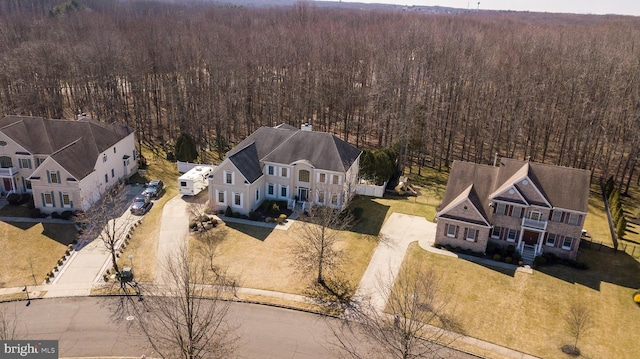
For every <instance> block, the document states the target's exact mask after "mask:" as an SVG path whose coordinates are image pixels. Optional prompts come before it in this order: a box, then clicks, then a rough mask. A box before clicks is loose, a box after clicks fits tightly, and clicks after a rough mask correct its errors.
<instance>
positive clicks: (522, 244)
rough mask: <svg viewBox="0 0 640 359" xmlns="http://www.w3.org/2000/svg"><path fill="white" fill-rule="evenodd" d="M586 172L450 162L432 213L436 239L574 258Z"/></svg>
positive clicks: (527, 256) (529, 256) (510, 162)
mask: <svg viewBox="0 0 640 359" xmlns="http://www.w3.org/2000/svg"><path fill="white" fill-rule="evenodd" d="M590 177H591V172H590V171H587V170H581V169H575V168H568V167H559V166H553V165H547V164H543V163H536V162H530V161H519V160H515V159H509V158H502V159H500V161H497V163H496V165H495V166H488V165H481V164H475V163H470V162H462V161H454V163H453V166H452V168H451V173H450V175H449V180H448V182H447V189H446V191H445V194H444V197H443V200H442V204H441V205H440V207H439V211H438V213H436V221H437V232H436V242H437V243H440V244H442V245H445V244H449V245H451V246H454V247H461V248H463V249H471V250H473V251H476V252H485V250H486V248H487V245H489V244H493V245H497V246H502V247H505V246H510V245H511V246H514V248H515V249H516V250H517V251H518V252H520V254H521V255H522V258H523V260H524V261H525V262H531V261H532V260H533V259H534V258H535V257H536V256H538V255H541V254H542V253H544V252H550V253H553V254H555V255H557V256H560V257H563V258H569V259H575V257H576V254H577V253H578V246H579V245H580V237H581V235H582V227H583V224H584V220H585V218H586V216H587V206H588V199H589V186H590Z"/></svg>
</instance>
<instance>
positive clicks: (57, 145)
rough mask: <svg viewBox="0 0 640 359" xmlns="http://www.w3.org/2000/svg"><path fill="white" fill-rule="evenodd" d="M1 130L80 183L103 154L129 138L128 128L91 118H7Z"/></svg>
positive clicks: (0, 121) (0, 124)
mask: <svg viewBox="0 0 640 359" xmlns="http://www.w3.org/2000/svg"><path fill="white" fill-rule="evenodd" d="M0 131H2V132H3V133H4V134H5V135H7V136H8V137H10V138H11V139H12V140H14V141H16V143H18V144H19V145H20V146H22V147H24V148H25V149H26V150H27V151H29V152H30V153H31V154H33V155H48V156H51V157H52V158H53V159H54V160H56V162H58V163H59V164H60V165H61V166H62V167H64V168H65V170H67V171H68V172H69V173H70V174H71V175H72V176H73V177H74V178H76V179H78V180H81V179H83V178H84V177H86V176H87V175H88V174H89V173H91V172H92V171H93V168H94V165H95V162H96V159H97V158H98V156H99V155H100V153H102V152H104V151H105V150H107V149H108V148H109V147H111V146H113V145H114V144H116V143H118V142H119V141H120V140H122V139H123V138H125V137H126V136H128V135H129V133H130V131H129V130H128V129H127V128H126V127H116V126H113V125H106V124H102V123H99V122H96V121H93V120H90V119H88V118H83V119H81V120H77V121H76V120H50V119H44V118H41V117H27V116H7V117H5V118H3V119H2V120H0Z"/></svg>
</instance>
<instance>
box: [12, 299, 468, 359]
mask: <svg viewBox="0 0 640 359" xmlns="http://www.w3.org/2000/svg"><path fill="white" fill-rule="evenodd" d="M118 300H119V299H118V298H96V297H74V298H55V299H43V300H34V301H32V302H31V305H29V306H28V307H27V306H25V302H11V303H0V310H5V313H8V314H9V315H10V316H13V314H14V313H15V316H16V318H17V338H16V339H34V340H35V339H39V340H58V341H59V353H60V357H61V358H63V357H93V356H130V357H140V356H141V355H143V354H144V355H145V356H146V357H154V356H155V355H154V354H155V353H154V352H153V350H152V349H151V347H150V346H149V344H148V343H147V341H146V339H145V338H143V337H142V336H140V334H139V333H138V332H137V331H136V330H135V326H133V325H131V324H132V323H133V321H135V320H136V319H135V318H129V319H132V320H130V321H127V320H126V319H125V318H122V317H120V318H117V319H116V318H115V316H114V315H113V307H114V304H115V303H116V301H118ZM229 319H230V320H231V321H233V322H235V323H237V324H238V325H239V326H240V329H239V333H238V334H239V335H240V337H241V338H242V339H241V343H240V347H239V349H238V351H237V352H236V355H237V357H238V358H265V359H266V358H292V359H294V358H295V359H303V358H317V359H323V358H335V357H336V355H335V353H332V352H331V349H330V346H329V345H328V344H327V339H329V338H331V337H332V334H331V331H330V329H329V326H328V325H327V322H326V320H327V319H325V318H324V317H322V316H318V315H314V314H309V313H304V312H299V311H294V310H288V309H282V308H274V307H269V306H262V305H254V304H246V303H233V304H232V306H231V311H230V314H229ZM452 358H472V357H471V356H467V355H465V354H462V353H456V354H454V355H453V356H452Z"/></svg>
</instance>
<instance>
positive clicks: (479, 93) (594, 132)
mask: <svg viewBox="0 0 640 359" xmlns="http://www.w3.org/2000/svg"><path fill="white" fill-rule="evenodd" d="M61 2H62V1H61V0H59V1H53V0H50V1H47V0H26V1H18V0H10V1H4V2H2V4H0V18H1V20H0V21H1V25H0V61H1V63H0V68H1V69H2V71H0V114H24V115H37V116H44V117H50V118H72V117H73V116H74V115H75V113H76V112H77V111H83V112H86V113H89V114H91V115H92V116H93V117H94V118H96V119H98V120H100V121H107V122H110V121H124V122H126V123H128V124H129V125H130V126H132V127H133V128H135V129H136V131H137V133H138V136H139V139H140V141H142V142H143V143H148V144H154V145H165V144H170V143H172V142H173V141H174V140H175V139H176V138H177V137H178V135H179V134H180V133H181V132H186V133H189V134H191V135H192V136H193V137H194V138H195V139H196V141H197V143H198V144H199V146H200V148H201V149H202V150H204V149H215V148H217V149H219V150H220V151H223V150H224V149H225V148H226V147H227V146H229V145H232V144H233V143H237V142H238V141H240V140H242V139H243V138H244V137H245V136H247V135H248V134H250V133H251V132H252V131H254V130H255V129H256V128H258V127H259V126H263V125H267V126H273V125H276V124H279V123H283V122H284V123H288V124H291V125H294V126H299V125H300V124H301V123H302V122H305V121H308V120H311V121H312V123H313V126H314V129H317V130H321V131H327V132H332V133H335V134H337V135H338V136H340V137H342V138H343V139H345V140H347V141H349V142H351V143H353V144H355V145H357V146H359V147H361V148H373V149H375V148H381V147H388V146H395V147H396V148H397V150H398V151H399V152H400V154H401V159H403V160H404V161H406V162H405V163H406V164H417V165H429V166H433V167H435V168H437V169H439V170H446V169H447V166H448V165H449V164H450V163H451V161H452V160H454V159H462V160H468V161H474V162H479V163H491V162H492V161H493V156H494V153H498V154H499V155H500V156H509V157H516V158H525V157H527V156H530V157H531V159H532V160H534V161H539V162H546V163H552V164H558V165H566V166H573V167H580V168H586V169H590V170H593V171H594V174H595V175H596V176H598V177H599V176H601V175H602V176H610V175H613V176H614V177H615V179H616V180H617V182H618V184H619V185H620V186H621V188H622V190H623V191H624V189H625V187H626V186H628V184H629V182H631V181H633V180H634V179H636V178H638V171H637V167H638V165H639V164H638V158H639V156H640V44H638V45H636V44H635V42H636V41H638V39H640V19H638V18H634V17H604V16H577V15H576V16H572V15H551V14H526V13H525V14H517V13H497V12H487V13H482V12H480V13H469V14H458V15H444V14H442V15H435V14H424V13H413V12H382V11H352V10H344V9H342V10H340V9H326V8H322V9H320V8H314V7H313V6H312V5H311V4H309V3H304V2H302V3H299V4H297V5H296V6H294V7H288V8H272V9H267V8H232V7H221V6H216V5H211V4H203V3H199V4H195V3H194V4H188V5H185V4H182V5H176V4H164V3H158V2H144V1H136V2H121V1H110V0H84V1H67V2H66V3H64V4H59V3H61ZM56 5H57V6H56Z"/></svg>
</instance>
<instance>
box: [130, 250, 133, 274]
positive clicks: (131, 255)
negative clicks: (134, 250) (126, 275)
mask: <svg viewBox="0 0 640 359" xmlns="http://www.w3.org/2000/svg"><path fill="white" fill-rule="evenodd" d="M129 262H130V263H131V271H132V272H133V254H129Z"/></svg>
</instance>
